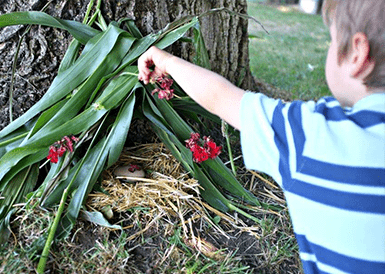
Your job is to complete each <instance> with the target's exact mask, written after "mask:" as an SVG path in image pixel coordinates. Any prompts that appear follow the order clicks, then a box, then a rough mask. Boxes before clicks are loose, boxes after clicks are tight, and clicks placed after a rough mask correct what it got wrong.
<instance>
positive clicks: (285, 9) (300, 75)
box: [248, 2, 330, 100]
mask: <svg viewBox="0 0 385 274" xmlns="http://www.w3.org/2000/svg"><path fill="white" fill-rule="evenodd" d="M248 13H249V15H250V16H252V17H254V18H256V19H257V20H258V21H260V22H261V23H262V24H263V25H264V27H265V28H266V29H267V31H268V32H269V34H267V33H266V32H265V31H263V29H262V28H261V27H260V26H259V25H258V24H257V23H255V22H254V21H251V20H250V22H249V35H250V47H249V48H250V49H249V50H250V67H251V71H252V73H253V74H254V76H256V78H257V79H258V80H260V81H262V82H265V83H267V84H270V85H273V86H275V87H277V88H279V89H282V90H286V91H289V92H291V93H292V94H293V99H302V100H309V99H317V98H320V97H322V96H325V95H330V92H329V89H328V87H327V84H326V79H325V60H326V55H327V50H328V47H329V43H330V38H329V30H328V28H327V27H326V26H325V25H324V24H323V21H322V16H321V15H309V14H304V13H302V12H300V11H298V10H297V9H296V8H295V7H293V6H269V5H264V4H260V3H256V2H248Z"/></svg>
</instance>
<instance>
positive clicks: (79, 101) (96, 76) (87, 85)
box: [30, 36, 134, 140]
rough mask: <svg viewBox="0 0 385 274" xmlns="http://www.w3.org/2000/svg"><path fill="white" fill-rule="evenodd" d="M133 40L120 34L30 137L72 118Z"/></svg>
mask: <svg viewBox="0 0 385 274" xmlns="http://www.w3.org/2000/svg"><path fill="white" fill-rule="evenodd" d="M133 42H134V39H133V38H132V37H126V36H121V37H120V38H119V39H118V40H117V43H116V45H115V47H114V48H113V50H112V51H111V52H110V53H109V54H108V55H107V56H106V57H105V59H104V60H103V62H102V63H100V65H99V66H98V67H97V68H96V70H95V71H94V72H93V73H92V75H90V76H89V77H88V78H87V80H86V81H85V82H84V83H83V84H82V85H81V86H80V87H79V89H78V90H77V92H76V93H75V94H74V95H73V96H72V97H71V99H70V100H69V101H68V102H67V104H66V105H65V106H64V107H63V108H62V109H60V111H58V112H57V113H56V115H55V117H54V118H53V119H51V120H50V121H49V123H47V124H46V125H45V126H44V128H42V130H41V131H40V132H39V133H38V134H36V135H35V136H33V137H32V138H30V139H31V140H37V139H39V138H41V137H43V136H45V135H47V132H51V131H52V130H54V129H55V128H57V127H59V126H61V125H62V124H63V123H65V122H66V121H68V120H69V119H72V118H73V117H74V116H75V115H76V114H77V113H78V111H79V110H80V109H81V108H83V107H84V105H85V103H86V102H87V100H88V98H89V97H90V94H91V93H93V92H94V91H97V90H98V89H99V88H100V87H98V88H96V86H97V85H98V82H99V81H100V78H102V77H103V76H104V75H106V74H109V73H110V72H112V71H113V70H114V69H116V68H117V67H118V65H119V64H120V62H121V61H122V58H123V57H124V55H125V54H126V53H127V52H128V50H129V49H130V47H131V45H132V43H133ZM100 46H102V45H100ZM61 137H63V135H61V136H58V138H57V139H58V140H59V139H60V138H61Z"/></svg>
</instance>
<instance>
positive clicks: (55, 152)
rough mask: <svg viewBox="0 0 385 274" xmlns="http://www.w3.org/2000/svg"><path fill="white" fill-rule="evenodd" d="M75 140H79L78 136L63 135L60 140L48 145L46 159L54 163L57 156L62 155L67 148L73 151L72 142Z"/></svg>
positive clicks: (56, 160) (57, 159) (57, 158)
mask: <svg viewBox="0 0 385 274" xmlns="http://www.w3.org/2000/svg"><path fill="white" fill-rule="evenodd" d="M77 141H79V138H76V137H75V136H71V137H68V136H64V137H63V139H61V141H57V142H55V143H54V144H53V145H52V146H50V147H49V151H48V156H47V159H48V160H50V161H51V162H52V163H55V164H56V163H57V162H58V161H59V157H62V156H63V155H64V153H65V152H66V151H67V149H68V150H69V151H71V152H73V150H74V148H73V144H74V142H77Z"/></svg>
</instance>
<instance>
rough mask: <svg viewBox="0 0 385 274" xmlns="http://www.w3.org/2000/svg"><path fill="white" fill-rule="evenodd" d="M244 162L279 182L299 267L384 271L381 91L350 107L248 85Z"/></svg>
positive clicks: (339, 273)
mask: <svg viewBox="0 0 385 274" xmlns="http://www.w3.org/2000/svg"><path fill="white" fill-rule="evenodd" d="M240 115H241V129H242V131H241V145H242V152H243V156H244V161H245V165H246V167H247V168H249V169H254V170H258V171H261V172H264V173H266V174H269V175H270V176H272V177H273V178H274V179H275V180H276V182H277V183H278V184H279V185H280V186H281V187H282V189H283V190H284V193H285V197H286V202H287V205H288V208H289V212H290V216H291V219H292V223H293V228H294V233H295V236H296V239H297V242H298V245H299V250H300V257H301V260H302V264H303V269H304V271H305V273H336V274H345V273H360V274H361V273H370V274H374V273H385V93H380V94H372V95H370V96H367V97H365V98H363V99H361V100H360V101H359V102H357V103H356V104H355V105H354V106H353V107H352V108H349V109H343V108H341V106H340V104H339V103H338V101H337V100H336V99H334V98H332V97H325V98H322V99H321V100H319V101H318V102H317V103H315V102H312V101H311V102H302V101H294V102H292V103H287V104H284V103H282V102H281V101H280V100H275V99H271V98H268V97H266V96H264V95H262V94H256V93H251V92H248V93H246V94H245V95H244V96H243V98H242V103H241V111H240Z"/></svg>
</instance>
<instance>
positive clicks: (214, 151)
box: [204, 137, 222, 159]
mask: <svg viewBox="0 0 385 274" xmlns="http://www.w3.org/2000/svg"><path fill="white" fill-rule="evenodd" d="M204 147H205V149H206V151H207V153H208V155H209V158H210V159H215V158H216V157H217V156H218V155H219V154H220V153H221V152H222V146H217V144H216V143H214V142H213V141H212V140H211V138H210V137H206V139H205V145H204Z"/></svg>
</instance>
